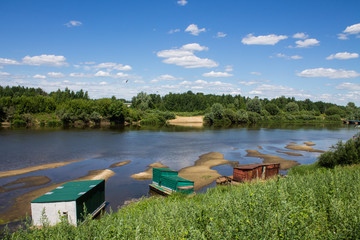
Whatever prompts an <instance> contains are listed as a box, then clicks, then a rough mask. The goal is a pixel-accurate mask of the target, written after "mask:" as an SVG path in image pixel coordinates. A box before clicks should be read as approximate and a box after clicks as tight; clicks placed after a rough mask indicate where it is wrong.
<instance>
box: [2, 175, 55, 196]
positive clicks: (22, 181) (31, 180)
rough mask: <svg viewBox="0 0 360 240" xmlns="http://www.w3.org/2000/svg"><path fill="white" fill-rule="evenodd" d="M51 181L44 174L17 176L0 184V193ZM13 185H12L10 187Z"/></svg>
mask: <svg viewBox="0 0 360 240" xmlns="http://www.w3.org/2000/svg"><path fill="white" fill-rule="evenodd" d="M49 182H51V179H50V178H48V177H46V176H30V177H22V178H18V179H16V180H15V181H12V182H9V183H7V184H4V185H2V186H0V193H2V192H10V191H14V190H18V189H22V188H30V187H35V186H41V185H45V184H47V183H49ZM12 186H14V187H12Z"/></svg>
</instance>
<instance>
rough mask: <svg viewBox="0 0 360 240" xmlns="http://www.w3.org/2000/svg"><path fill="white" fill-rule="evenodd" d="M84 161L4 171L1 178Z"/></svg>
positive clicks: (0, 174)
mask: <svg viewBox="0 0 360 240" xmlns="http://www.w3.org/2000/svg"><path fill="white" fill-rule="evenodd" d="M83 160H84V159H77V160H72V161H68V162H58V163H48V164H43V165H38V166H33V167H27V168H20V169H15V170H10V171H3V172H0V178H4V177H12V176H16V175H21V174H25V173H29V172H35V171H40V170H45V169H50V168H58V167H63V166H65V165H68V164H70V163H74V162H79V161H83Z"/></svg>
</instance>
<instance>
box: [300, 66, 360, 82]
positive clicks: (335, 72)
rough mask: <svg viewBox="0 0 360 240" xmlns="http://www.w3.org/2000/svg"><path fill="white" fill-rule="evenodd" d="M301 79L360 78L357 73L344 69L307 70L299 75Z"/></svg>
mask: <svg viewBox="0 0 360 240" xmlns="http://www.w3.org/2000/svg"><path fill="white" fill-rule="evenodd" d="M297 75H298V76H300V77H325V78H331V79H336V78H354V77H358V76H360V74H359V73H357V72H355V71H352V70H350V71H347V70H344V69H332V68H314V69H306V70H304V71H302V72H300V73H298V74H297Z"/></svg>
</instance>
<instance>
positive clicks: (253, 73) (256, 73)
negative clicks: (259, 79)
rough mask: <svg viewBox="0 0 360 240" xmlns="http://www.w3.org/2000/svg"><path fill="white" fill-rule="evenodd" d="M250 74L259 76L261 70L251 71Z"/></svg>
mask: <svg viewBox="0 0 360 240" xmlns="http://www.w3.org/2000/svg"><path fill="white" fill-rule="evenodd" d="M250 74H252V75H257V76H260V75H261V72H251V73H250Z"/></svg>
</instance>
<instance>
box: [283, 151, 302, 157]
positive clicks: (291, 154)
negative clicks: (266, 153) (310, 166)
mask: <svg viewBox="0 0 360 240" xmlns="http://www.w3.org/2000/svg"><path fill="white" fill-rule="evenodd" d="M276 152H278V153H284V154H287V155H290V156H304V155H302V154H301V153H294V152H285V151H276Z"/></svg>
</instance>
